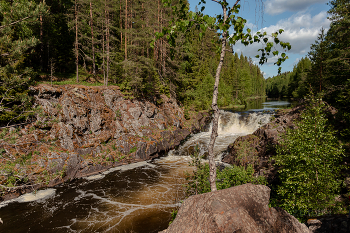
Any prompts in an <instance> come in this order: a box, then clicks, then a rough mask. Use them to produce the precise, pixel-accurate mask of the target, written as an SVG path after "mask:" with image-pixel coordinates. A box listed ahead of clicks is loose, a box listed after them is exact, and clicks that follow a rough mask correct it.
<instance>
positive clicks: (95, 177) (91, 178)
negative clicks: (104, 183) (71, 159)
mask: <svg viewBox="0 0 350 233" xmlns="http://www.w3.org/2000/svg"><path fill="white" fill-rule="evenodd" d="M103 177H105V175H103V174H97V175H93V176H88V177H85V179H87V180H99V179H102V178H103Z"/></svg>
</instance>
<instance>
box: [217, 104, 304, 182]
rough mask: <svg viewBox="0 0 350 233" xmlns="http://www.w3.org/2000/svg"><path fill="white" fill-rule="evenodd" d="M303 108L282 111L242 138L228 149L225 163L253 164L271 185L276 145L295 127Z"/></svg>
mask: <svg viewBox="0 0 350 233" xmlns="http://www.w3.org/2000/svg"><path fill="white" fill-rule="evenodd" d="M303 109H304V107H303V106H299V107H296V108H293V109H291V110H280V111H279V112H277V113H276V114H275V115H274V116H273V118H272V121H271V122H270V123H268V124H266V125H264V126H262V127H260V128H259V129H257V130H256V131H255V132H254V133H253V134H250V135H246V136H241V137H239V138H237V139H236V140H235V142H234V143H233V144H231V145H229V147H228V153H227V154H226V155H225V156H224V158H223V159H222V161H223V162H225V163H229V164H235V165H246V164H253V165H254V167H255V170H256V171H258V175H265V176H267V178H268V181H269V183H273V180H274V179H275V170H274V167H273V164H271V161H270V158H271V157H272V156H274V155H275V154H276V151H275V145H277V144H278V141H279V139H280V136H279V135H281V134H282V133H284V132H285V131H286V129H287V128H293V127H294V120H296V119H298V118H299V117H300V113H301V111H302V110H303Z"/></svg>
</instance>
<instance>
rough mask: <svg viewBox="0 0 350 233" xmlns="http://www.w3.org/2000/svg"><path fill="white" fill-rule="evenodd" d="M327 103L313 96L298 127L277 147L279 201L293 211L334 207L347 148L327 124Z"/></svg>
mask: <svg viewBox="0 0 350 233" xmlns="http://www.w3.org/2000/svg"><path fill="white" fill-rule="evenodd" d="M324 107H325V104H324V103H323V102H321V101H318V102H317V101H315V100H311V104H310V107H308V108H307V109H306V110H305V111H304V112H303V113H302V114H301V121H299V122H296V127H295V129H289V130H287V131H286V133H285V134H284V135H282V140H281V142H280V145H279V146H278V147H277V155H276V157H275V161H276V165H277V166H279V177H280V181H281V183H280V185H278V187H277V190H276V195H277V198H276V200H278V201H276V200H274V202H275V205H279V206H280V207H282V208H283V209H285V210H286V211H288V212H289V213H291V214H293V213H308V212H310V211H311V212H315V211H316V210H325V209H327V208H329V207H331V204H332V203H333V202H334V198H335V195H336V194H337V192H338V191H340V185H341V181H340V180H339V179H338V178H339V173H340V165H339V163H340V162H341V159H342V156H343V149H342V146H341V144H340V143H339V141H338V140H337V138H336V137H335V136H334V135H335V131H334V130H333V129H332V128H331V127H330V126H329V125H328V124H327V119H326V118H325V113H324Z"/></svg>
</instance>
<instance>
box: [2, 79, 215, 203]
mask: <svg viewBox="0 0 350 233" xmlns="http://www.w3.org/2000/svg"><path fill="white" fill-rule="evenodd" d="M31 91H32V94H33V95H34V99H35V107H36V110H35V114H36V118H35V120H36V121H35V122H32V123H29V124H27V125H24V127H23V128H21V129H20V131H16V129H11V130H10V131H11V132H16V133H14V134H13V133H12V134H13V135H12V134H11V132H10V133H8V138H15V144H13V143H7V144H6V145H4V150H5V152H6V153H5V154H6V155H5V157H4V158H2V160H0V162H4V163H5V162H6V160H7V159H8V160H11V159H13V158H14V159H13V160H15V159H17V160H20V159H21V158H22V157H23V156H24V157H25V156H27V157H26V161H25V163H23V162H21V163H18V165H16V166H17V167H16V169H17V170H18V171H19V172H20V175H21V176H23V177H26V176H27V175H30V177H29V178H30V179H29V181H28V182H27V184H28V185H34V186H26V185H21V188H20V189H19V190H17V189H16V188H13V189H11V191H8V192H7V193H5V194H4V195H2V196H1V197H0V201H3V200H7V199H10V198H14V197H16V196H18V195H20V194H23V193H26V192H31V191H33V189H38V188H41V187H53V186H55V185H57V184H60V183H62V182H65V181H67V180H71V179H74V178H79V177H84V176H88V175H92V174H97V173H99V172H103V171H105V170H107V169H109V168H111V167H116V166H120V165H123V164H129V163H134V162H138V161H145V160H149V159H153V158H157V157H159V156H161V155H164V154H165V152H167V151H169V150H171V149H173V148H175V147H176V146H177V145H179V144H180V142H181V141H182V140H184V139H185V138H186V137H187V136H188V135H190V134H191V133H192V132H194V131H200V130H201V128H202V127H203V126H204V125H206V124H208V123H209V121H210V117H209V114H206V113H200V114H197V115H193V116H192V118H191V119H190V120H186V119H185V118H184V113H183V109H182V108H181V107H179V106H178V104H177V102H176V101H175V100H173V99H171V98H168V97H167V96H165V95H163V96H161V101H160V100H158V103H157V101H153V100H150V99H136V98H133V97H130V96H125V95H124V94H123V93H122V92H121V91H120V90H119V87H117V86H111V87H102V86H99V87H98V86H97V87H96V86H94V87H89V86H81V85H63V86H51V85H39V86H36V87H31ZM6 156H7V157H6ZM11 161H12V160H11ZM0 170H1V169H0ZM2 178H4V179H5V178H6V177H5V176H0V182H6V180H1V179H2Z"/></svg>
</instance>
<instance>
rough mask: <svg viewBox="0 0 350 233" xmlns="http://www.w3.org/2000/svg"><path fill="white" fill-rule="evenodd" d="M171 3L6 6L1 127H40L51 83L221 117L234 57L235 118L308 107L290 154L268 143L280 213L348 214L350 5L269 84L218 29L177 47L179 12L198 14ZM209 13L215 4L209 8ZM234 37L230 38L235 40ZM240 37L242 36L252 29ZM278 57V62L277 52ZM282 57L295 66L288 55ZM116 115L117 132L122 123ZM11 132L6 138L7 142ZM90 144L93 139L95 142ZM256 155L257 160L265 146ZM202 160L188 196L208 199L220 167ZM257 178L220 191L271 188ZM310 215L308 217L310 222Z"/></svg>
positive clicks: (288, 140) (335, 4) (181, 37)
mask: <svg viewBox="0 0 350 233" xmlns="http://www.w3.org/2000/svg"><path fill="white" fill-rule="evenodd" d="M171 2H172V3H171V4H170V5H169V4H168V5H167V6H165V5H163V1H162V0H157V1H146V0H104V1H102V0H100V1H92V0H60V1H57V0H47V1H43V0H32V1H28V0H15V1H7V0H0V127H2V128H6V130H7V128H9V127H10V126H13V125H16V124H18V123H22V122H25V121H27V123H28V122H29V121H30V119H31V118H34V117H35V113H34V110H33V103H34V97H33V94H32V93H31V91H30V87H31V86H35V85H38V84H41V83H46V84H51V85H64V84H72V85H73V84H74V85H76V84H80V85H86V86H102V85H104V86H118V87H119V88H120V90H121V91H122V93H123V96H124V97H125V99H128V100H129V98H130V99H132V98H138V99H140V100H148V101H152V102H153V103H155V104H156V105H160V104H161V101H162V98H161V96H162V95H166V96H168V97H171V98H173V99H175V100H176V101H177V102H178V103H179V104H180V106H181V107H184V109H185V111H184V112H186V110H189V109H190V110H192V111H191V112H198V111H201V110H210V109H211V106H212V99H215V98H213V86H214V82H215V78H214V77H215V75H216V70H217V67H219V66H220V65H219V64H220V63H219V61H220V59H221V57H220V51H224V52H223V54H225V59H224V60H223V59H221V61H222V60H223V62H224V64H223V68H222V71H221V74H220V72H219V74H220V82H219V95H218V100H217V105H218V107H219V108H234V107H235V106H237V105H245V104H246V103H247V101H249V99H257V98H262V97H265V96H267V97H269V98H274V99H281V98H291V99H293V100H296V101H298V102H299V103H301V104H303V105H304V106H303V107H304V110H303V111H302V112H301V113H300V117H299V118H298V119H297V120H296V121H295V122H293V123H295V127H294V126H293V127H290V128H288V129H286V130H285V131H284V132H283V133H281V134H279V135H278V137H279V138H281V139H282V140H281V141H280V142H279V143H277V144H273V145H272V144H268V147H269V148H268V150H274V151H275V152H276V153H275V154H274V157H271V158H269V162H271V163H273V166H275V167H276V174H277V173H278V175H279V176H278V180H277V182H276V183H277V185H276V184H274V186H271V185H270V186H271V190H272V191H271V194H272V195H271V204H272V205H271V206H282V207H283V208H284V209H285V210H287V211H288V212H289V213H291V214H294V215H295V216H297V217H298V216H299V217H305V216H306V215H307V214H309V213H307V212H308V211H310V210H312V211H318V210H321V212H322V213H321V214H324V213H328V212H326V211H324V210H327V208H328V209H330V210H333V209H336V208H338V207H337V206H335V204H334V203H335V201H334V200H335V197H337V196H339V195H340V194H342V195H347V196H349V193H346V192H347V191H344V189H345V188H344V187H345V183H344V182H343V181H344V180H345V178H348V176H347V177H345V176H346V175H348V174H349V169H348V168H346V166H343V165H344V164H342V163H343V162H344V161H345V160H346V159H348V158H349V156H348V155H349V148H350V144H349V138H350V109H349V108H350V107H349V106H350V103H349V102H350V79H349V73H350V63H349V59H350V53H349V51H350V50H349V44H350V36H349V32H350V31H349V28H350V25H349V24H350V19H349V3H348V1H347V0H332V1H330V2H329V3H328V4H329V6H330V9H329V11H328V15H329V19H330V20H331V25H330V28H329V29H328V30H325V29H321V30H320V33H319V35H318V38H317V40H316V41H315V42H314V44H312V45H311V47H310V52H309V53H308V56H307V57H305V58H302V59H301V60H300V61H299V62H298V63H297V64H296V65H295V66H294V68H293V70H292V71H291V72H285V73H282V74H279V75H277V76H274V77H270V78H268V79H266V80H265V79H264V77H263V74H262V72H261V70H260V68H259V65H256V64H254V62H253V61H252V59H251V58H249V57H246V56H245V55H244V54H243V53H241V54H238V53H236V52H235V51H234V47H230V46H226V50H225V43H221V41H224V42H225V39H222V38H225V37H223V35H225V36H227V34H226V32H225V33H224V34H220V33H219V32H217V31H214V30H207V31H206V33H205V34H203V33H202V32H203V31H204V30H203V28H201V27H200V26H199V27H193V28H190V30H185V31H180V30H179V31H177V33H176V37H169V36H168V35H167V33H166V32H165V30H164V28H165V27H171V24H172V23H174V22H177V21H176V20H178V21H181V19H183V18H184V17H183V16H181V15H177V14H175V12H176V11H174V9H176V8H179V7H184V9H181V10H179V11H177V12H186V14H188V12H189V4H188V2H187V1H183V0H181V1H180V0H178V1H171ZM180 2H181V4H180ZM183 2H185V3H186V4H182V3H183ZM201 2H204V4H205V1H204V0H202V1H201ZM220 2H221V3H225V4H226V1H220ZM237 2H238V1H237ZM225 4H224V5H225ZM200 14H201V13H199V14H198V15H200ZM202 16H203V15H202ZM204 17H205V16H203V18H204ZM208 17H209V16H208ZM198 18H200V17H198ZM207 19H208V18H207ZM240 20H241V19H240ZM218 21H220V20H218ZM182 23H184V20H183V21H182ZM188 24H189V23H188ZM221 24H225V23H222V21H221ZM238 24H239V25H243V26H244V23H242V24H240V23H238ZM218 25H219V26H220V23H219V24H218ZM186 26H188V25H186ZM221 26H222V25H221ZM225 26H226V25H224V26H223V27H222V28H221V29H220V30H222V31H224V30H228V29H227V28H228V27H227V28H226V29H225ZM243 26H242V27H243ZM236 29H237V28H235V30H236ZM240 30H241V31H240ZM218 31H219V30H218ZM236 31H238V32H242V31H243V28H241V29H240V28H238V30H236ZM279 32H280V34H281V32H283V29H280V30H279ZM248 34H249V33H248ZM273 34H275V36H273V35H272V37H274V38H272V39H273V40H274V42H275V43H276V44H278V42H280V41H279V39H278V38H277V34H278V33H277V32H276V33H273ZM242 35H243V34H242V33H241V34H240V36H241V37H242ZM265 35H266V34H265ZM265 35H261V37H259V38H262V37H263V36H265ZM243 36H244V35H243ZM259 38H258V36H256V38H255V37H251V38H249V37H248V39H247V38H246V41H245V42H246V43H247V44H249V41H250V42H252V43H254V42H258V41H259ZM239 40H241V41H242V40H243V38H239V37H237V38H235V42H236V41H239ZM263 40H265V38H264V39H263ZM267 41H268V39H267V38H266V42H267ZM276 41H278V42H276ZM243 42H244V41H243ZM266 42H265V43H266ZM283 43H284V42H283ZM228 44H230V43H228ZM231 44H233V43H231ZM266 44H267V49H266V50H263V51H262V53H263V54H264V51H268V52H270V51H271V47H272V45H271V46H270V47H269V45H268V44H269V43H266ZM270 44H271V42H270ZM280 44H282V43H280ZM286 44H287V43H285V44H284V46H285V47H288V50H289V49H290V46H287V45H286ZM174 45H175V46H174ZM222 45H223V46H222ZM282 45H283V44H282ZM221 46H222V48H221ZM282 47H283V46H282ZM285 47H283V48H284V49H285ZM271 53H272V54H274V55H275V54H277V55H278V51H274V52H271ZM282 54H284V55H282ZM282 54H281V57H283V59H284V58H285V57H286V54H285V53H282ZM262 56H263V57H264V56H265V55H262ZM267 56H269V54H268V55H267ZM222 57H223V56H222ZM279 59H280V58H279ZM277 65H278V63H277ZM215 90H217V89H215ZM214 96H215V92H214ZM141 102H142V101H141ZM213 106H216V104H213ZM216 108H217V107H216ZM217 109H218V108H217ZM287 111H288V110H287ZM217 112H218V111H217ZM211 113H212V112H211ZM115 114H116V115H115V116H116V117H114V121H117V120H118V119H117V118H120V112H119V113H118V114H117V112H116V113H115ZM151 115H152V114H151ZM276 115H277V114H276ZM185 118H186V116H185ZM272 118H274V117H272ZM33 122H34V121H33ZM56 123H57V122H56ZM216 127H217V126H216ZM276 128H278V129H280V127H278V126H277V127H276ZM6 130H3V131H2V132H5V133H4V135H3V136H5V135H6V134H7V131H6ZM86 132H88V131H86ZM213 132H214V130H213ZM14 133H16V132H14ZM9 134H12V132H10V133H9ZM90 134H92V131H89V132H88V133H87V135H90ZM276 135H277V134H276ZM137 136H138V135H137ZM72 137H73V136H72ZM215 137H216V136H215ZM147 139H148V138H147ZM108 140H109V139H108ZM145 140H146V139H145ZM120 141H121V140H120ZM104 143H105V144H107V141H104ZM214 143H215V140H214ZM214 143H213V144H212V145H213V146H214ZM99 144H100V142H99ZM101 144H102V143H101ZM72 145H73V144H72ZM104 146H106V145H104ZM113 147H114V149H115V148H116V145H113ZM113 147H112V148H113ZM251 148H252V150H255V147H254V146H251ZM136 149H137V147H136V146H135V147H132V150H136ZM132 150H130V153H129V154H131V153H132V152H131V151H132ZM4 151H5V150H2V151H1V153H3V152H4ZM133 152H135V151H133ZM30 153H31V154H30V156H32V152H30ZM106 153H107V152H106ZM39 154H40V153H39ZM246 154H248V152H247V153H246ZM16 155H17V154H16ZM34 155H35V153H34ZM0 156H2V155H1V154H0ZM45 156H46V155H45ZM345 157H346V158H345ZM24 158H25V159H24V160H25V161H26V160H27V159H26V157H24ZM123 158H124V157H123ZM344 158H345V159H344ZM103 159H105V158H104V157H103ZM108 160H109V157H108ZM198 161H199V160H198ZM198 161H197V164H194V165H195V166H197V173H194V177H192V178H191V179H192V180H193V181H194V183H191V182H189V184H188V185H189V186H188V187H190V188H191V185H195V187H196V188H197V186H198V187H200V186H201V185H202V186H203V187H205V189H204V188H203V190H206V191H203V192H207V191H209V190H210V189H209V182H208V176H209V166H207V167H205V166H206V165H203V164H201V163H200V162H198ZM195 162H196V161H195ZM345 164H346V163H345ZM15 166H17V165H15V164H13V167H15ZM213 167H215V163H214V166H213ZM11 169H12V168H11ZM12 170H13V169H12ZM12 170H11V173H9V174H12ZM202 171H203V174H202ZM254 172H255V171H254V167H252V166H250V165H249V166H246V167H244V166H241V167H238V168H237V167H234V168H233V169H231V170H229V169H227V170H225V169H224V170H222V171H218V178H219V181H220V180H221V181H223V180H224V181H225V179H226V181H228V180H229V181H232V182H231V183H229V182H226V181H225V182H226V183H220V182H221V181H220V182H219V184H218V186H219V188H220V189H221V188H228V187H231V186H235V185H238V183H239V184H242V183H247V182H249V183H256V184H266V183H267V182H266V181H265V180H260V179H256V178H259V177H253V174H254ZM231 173H232V174H231ZM346 173H347V174H346ZM235 174H238V175H240V174H243V175H244V176H241V177H245V178H247V179H244V180H242V182H241V181H240V180H239V179H238V178H227V177H234V176H233V175H235ZM11 176H12V175H11ZM11 176H10V175H8V177H11ZM62 176H63V173H62ZM196 176H197V177H196ZM215 176H216V173H215ZM203 177H204V178H203ZM14 179H15V178H14ZM16 179H17V178H16ZM16 179H15V181H16ZM197 181H198V182H197ZM202 181H203V182H202ZM213 182H214V183H215V182H216V178H215V179H213ZM235 182H236V183H235ZM8 183H10V184H11V182H9V181H8ZM198 184H200V185H198ZM196 194H197V192H196ZM346 201H347V199H346ZM344 203H345V204H346V205H348V202H345V201H343V202H342V203H341V204H342V206H341V208H340V209H341V210H342V211H343V212H344V210H345V207H344V206H345V204H344ZM343 204H344V205H343ZM300 211H304V212H305V213H307V214H304V212H303V213H302V214H299V212H300ZM307 216H308V215H307ZM300 219H302V218H300ZM302 220H305V219H302Z"/></svg>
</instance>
